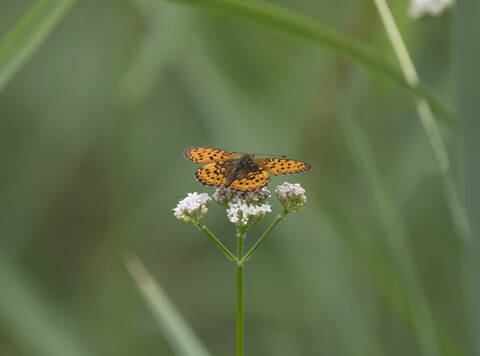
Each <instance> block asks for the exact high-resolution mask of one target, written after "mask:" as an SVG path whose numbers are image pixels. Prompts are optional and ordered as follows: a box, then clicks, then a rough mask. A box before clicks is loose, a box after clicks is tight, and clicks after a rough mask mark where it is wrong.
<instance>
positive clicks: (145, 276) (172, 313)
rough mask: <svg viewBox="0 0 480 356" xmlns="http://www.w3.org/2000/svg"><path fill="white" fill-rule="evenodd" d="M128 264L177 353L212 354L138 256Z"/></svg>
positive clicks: (190, 354) (183, 355)
mask: <svg viewBox="0 0 480 356" xmlns="http://www.w3.org/2000/svg"><path fill="white" fill-rule="evenodd" d="M126 265H127V268H128V271H129V272H130V274H131V275H132V277H133V279H134V280H135V282H136V284H137V287H138V289H139V290H140V293H141V294H142V296H143V298H144V299H145V302H146V303H147V304H148V306H149V307H150V310H151V311H152V313H153V314H154V316H155V318H156V319H157V322H158V324H159V326H160V327H161V329H162V331H163V333H164V335H165V336H166V338H167V340H168V341H169V342H170V345H171V346H172V348H173V349H174V350H175V351H176V353H177V354H178V355H182V356H211V354H210V353H209V352H208V351H207V350H206V348H205V347H204V346H203V345H202V343H201V342H200V340H199V339H198V338H197V337H196V336H195V334H194V333H193V331H192V329H191V328H190V326H189V325H188V324H187V322H186V321H185V320H184V319H183V318H182V316H181V315H180V313H179V312H178V311H177V310H176V308H175V307H174V305H173V304H172V302H171V301H170V300H169V299H168V297H167V295H166V294H165V293H164V292H163V290H162V289H161V287H160V285H159V284H158V283H157V282H156V281H155V280H154V279H153V277H152V276H151V275H150V274H149V273H148V271H147V270H146V269H145V267H144V265H143V264H142V262H141V261H140V260H139V259H138V258H137V257H130V258H128V259H127V262H126Z"/></svg>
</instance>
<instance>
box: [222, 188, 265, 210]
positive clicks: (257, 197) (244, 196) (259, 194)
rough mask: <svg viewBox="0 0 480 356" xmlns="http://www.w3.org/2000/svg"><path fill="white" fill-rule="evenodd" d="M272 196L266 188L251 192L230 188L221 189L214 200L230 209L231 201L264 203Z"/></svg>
mask: <svg viewBox="0 0 480 356" xmlns="http://www.w3.org/2000/svg"><path fill="white" fill-rule="evenodd" d="M270 196H271V194H270V191H269V190H268V189H267V188H265V187H263V188H261V189H259V190H254V191H251V192H239V191H236V190H233V189H230V188H228V187H220V188H218V189H217V190H216V191H215V193H214V194H213V199H215V201H216V202H217V203H219V204H221V205H223V206H225V207H228V203H229V202H231V201H244V202H246V203H251V202H255V203H263V202H264V201H265V200H266V199H268V198H270Z"/></svg>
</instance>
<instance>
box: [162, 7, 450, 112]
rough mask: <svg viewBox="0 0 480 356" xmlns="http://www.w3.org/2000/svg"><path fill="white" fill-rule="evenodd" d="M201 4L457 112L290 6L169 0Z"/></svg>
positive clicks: (373, 54) (369, 52)
mask: <svg viewBox="0 0 480 356" xmlns="http://www.w3.org/2000/svg"><path fill="white" fill-rule="evenodd" d="M168 1H172V2H178V3H186V4H189V5H192V6H197V7H200V8H202V9H203V10H206V11H209V12H213V13H216V14H219V15H221V16H223V17H226V18H229V19H234V20H239V21H241V22H246V23H249V24H253V25H256V26H260V27H263V28H267V29H269V30H271V31H273V32H275V33H279V34H287V35H291V36H295V37H296V38H300V39H303V40H306V41H309V42H311V43H312V44H314V45H315V46H318V47H325V48H328V49H330V50H333V51H335V52H337V53H338V54H340V55H343V56H345V57H348V58H350V59H352V60H354V61H356V62H358V63H360V64H362V65H364V66H365V67H367V68H369V69H370V70H372V71H373V72H376V73H382V74H384V75H386V76H387V77H389V78H390V79H391V80H392V81H394V82H395V83H397V84H399V85H400V86H402V87H404V88H406V89H408V90H410V91H412V92H413V93H415V94H416V95H418V96H421V97H423V98H424V99H425V100H427V101H428V103H429V104H430V105H431V107H432V108H433V109H434V110H435V111H436V112H438V113H439V114H440V115H442V116H444V117H445V118H449V119H452V118H453V117H455V113H454V112H453V110H452V109H451V108H449V107H448V106H446V105H445V104H444V103H443V102H441V101H439V100H438V99H437V98H436V95H435V94H434V93H433V92H432V91H431V90H430V89H428V88H427V87H426V86H425V85H424V84H422V83H421V82H418V83H417V84H416V85H412V84H411V83H409V82H408V81H406V80H405V78H404V77H403V75H402V72H401V71H400V69H399V68H398V67H397V66H396V65H395V64H394V63H392V62H391V61H390V60H388V59H386V58H385V56H383V55H382V54H381V53H379V52H378V51H376V50H375V49H374V48H372V47H369V46H367V45H365V44H363V43H362V42H360V41H358V40H356V39H354V38H352V37H350V36H348V35H346V34H344V33H342V32H340V31H338V30H336V29H334V28H332V27H330V26H327V25H325V24H322V23H320V22H318V21H315V20H312V19H310V18H308V17H305V16H302V15H299V14H297V13H295V12H293V11H290V10H288V9H286V8H283V7H280V6H277V5H273V4H269V3H266V2H257V1H251V0H168Z"/></svg>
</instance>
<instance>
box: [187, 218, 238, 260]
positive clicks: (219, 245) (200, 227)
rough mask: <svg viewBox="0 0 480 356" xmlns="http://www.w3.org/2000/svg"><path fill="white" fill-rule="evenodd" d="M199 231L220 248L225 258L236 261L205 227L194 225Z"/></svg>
mask: <svg viewBox="0 0 480 356" xmlns="http://www.w3.org/2000/svg"><path fill="white" fill-rule="evenodd" d="M196 226H197V227H198V228H199V229H200V230H201V231H203V232H204V233H206V234H207V236H208V237H210V239H211V240H212V241H213V242H215V243H216V244H217V246H218V247H220V249H221V250H222V251H223V253H224V254H225V255H226V256H227V258H229V259H231V260H233V261H237V258H236V257H235V255H234V254H233V253H231V252H230V250H229V249H228V248H227V247H225V245H224V244H222V243H221V242H220V240H219V239H217V238H216V237H215V235H214V234H213V233H212V232H211V231H210V230H208V229H207V227H206V226H205V225H203V224H199V225H196Z"/></svg>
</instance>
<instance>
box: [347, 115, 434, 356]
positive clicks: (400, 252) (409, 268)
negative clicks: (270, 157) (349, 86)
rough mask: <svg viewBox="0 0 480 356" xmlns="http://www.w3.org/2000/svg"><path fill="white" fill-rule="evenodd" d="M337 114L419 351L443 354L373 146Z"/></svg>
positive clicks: (352, 123) (406, 237)
mask: <svg viewBox="0 0 480 356" xmlns="http://www.w3.org/2000/svg"><path fill="white" fill-rule="evenodd" d="M340 115H341V117H340V122H341V123H342V126H343V128H344V131H345V134H346V136H347V140H348V142H349V143H350V145H351V151H352V153H353V155H354V158H355V161H356V162H357V166H358V168H359V169H360V170H361V173H362V175H363V176H364V178H365V181H366V182H367V183H368V184H369V189H370V190H371V196H372V199H373V201H374V203H375V206H376V208H377V214H378V216H379V221H380V222H381V224H383V229H384V231H385V241H386V244H387V246H388V249H389V251H390V253H391V256H392V258H393V265H394V266H395V267H396V268H397V269H398V271H399V275H400V276H401V279H402V283H403V285H404V290H405V291H406V292H407V298H408V303H409V306H410V310H411V317H412V320H413V325H414V328H415V332H416V336H417V340H418V343H419V346H420V349H421V351H422V355H427V356H435V355H440V354H442V353H441V352H440V351H441V343H440V340H439V337H438V334H437V330H436V329H437V328H436V325H435V323H434V320H433V316H432V314H431V311H430V305H429V303H428V300H427V298H426V296H425V292H424V290H423V286H422V284H421V282H420V280H419V278H418V274H417V272H416V267H415V261H414V258H413V256H412V253H411V246H410V241H409V240H410V236H409V232H408V230H407V227H406V225H405V223H404V221H403V219H402V217H401V216H400V212H399V209H398V207H397V205H396V204H395V202H394V200H393V198H392V196H391V194H390V191H389V190H388V189H387V187H386V186H385V185H384V184H383V181H382V179H381V177H380V174H379V172H378V168H377V165H376V162H375V159H374V156H373V153H372V150H371V148H370V146H369V144H368V141H367V139H366V137H365V135H364V133H363V131H362V130H361V128H360V127H359V126H358V125H357V124H356V120H353V119H351V118H350V115H349V113H348V112H344V113H341V114H340Z"/></svg>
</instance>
